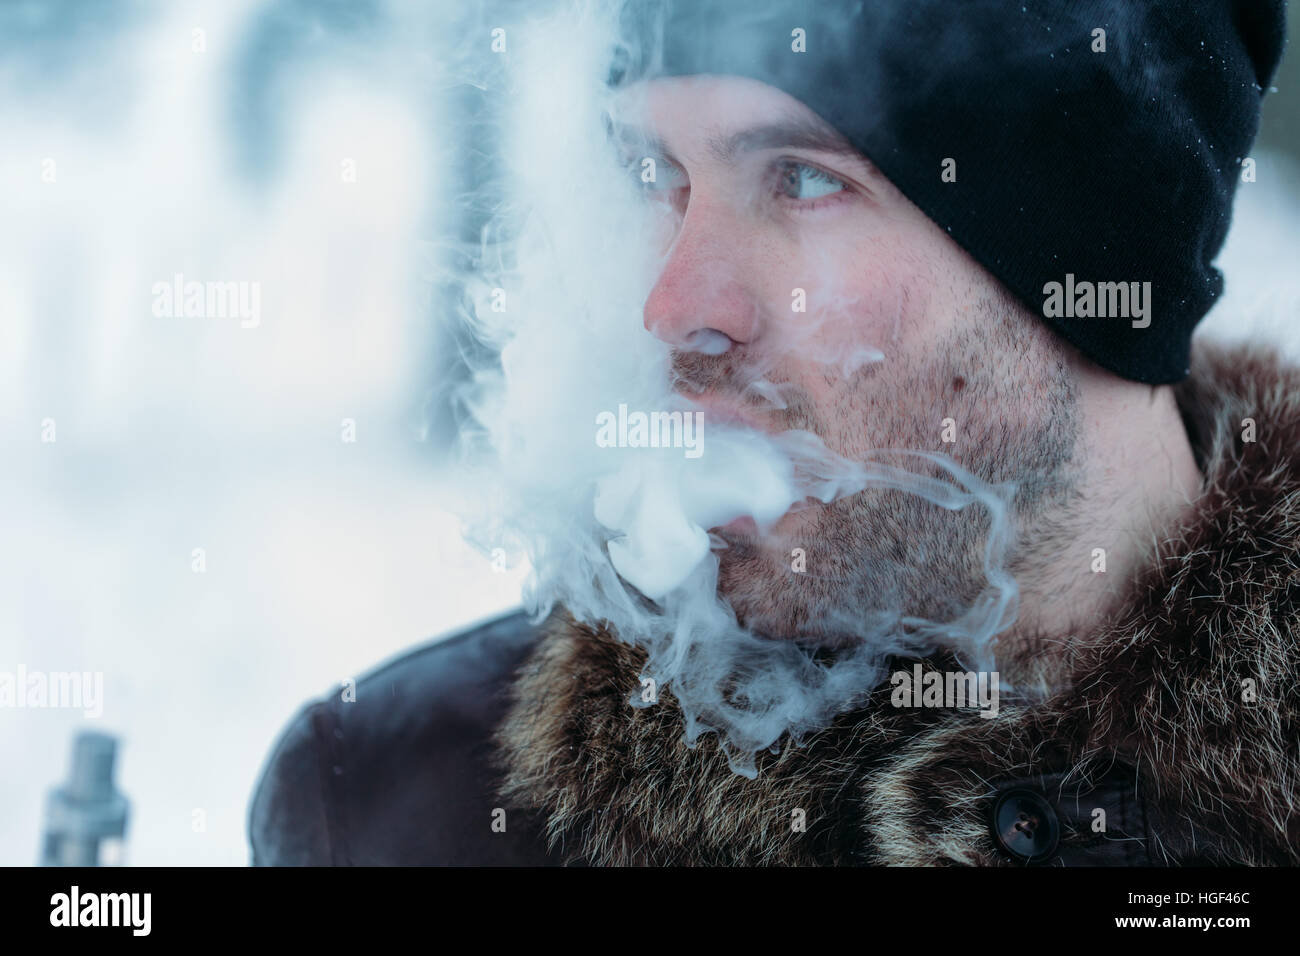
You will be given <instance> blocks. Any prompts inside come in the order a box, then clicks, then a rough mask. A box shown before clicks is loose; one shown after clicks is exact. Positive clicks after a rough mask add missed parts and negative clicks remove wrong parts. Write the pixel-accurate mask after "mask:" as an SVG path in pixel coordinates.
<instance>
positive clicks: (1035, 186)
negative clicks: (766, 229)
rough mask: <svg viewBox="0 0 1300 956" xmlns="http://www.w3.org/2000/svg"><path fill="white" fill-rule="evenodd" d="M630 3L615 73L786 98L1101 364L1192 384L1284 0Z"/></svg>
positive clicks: (1280, 31)
mask: <svg viewBox="0 0 1300 956" xmlns="http://www.w3.org/2000/svg"><path fill="white" fill-rule="evenodd" d="M629 11H630V12H629V17H628V20H627V27H628V40H629V42H628V45H627V46H626V47H625V48H623V49H621V50H620V51H619V56H618V58H616V63H615V67H614V70H613V72H612V73H611V82H613V83H616V84H617V83H622V82H627V81H630V80H633V79H638V78H642V77H645V76H654V75H686V74H696V73H714V74H729V75H737V76H745V77H750V78H752V79H757V80H761V81H762V82H764V83H767V84H769V85H771V86H774V87H776V88H778V89H781V90H783V91H785V92H786V93H789V94H790V95H791V96H794V97H795V98H797V99H799V100H801V101H802V102H803V103H805V104H806V105H807V106H808V107H809V108H811V109H812V110H813V111H815V112H816V113H818V114H819V115H820V116H822V118H824V119H825V120H827V121H828V122H830V123H831V124H832V125H833V126H835V127H836V128H837V129H838V130H839V131H840V132H841V133H842V134H843V135H844V136H845V137H846V138H847V139H848V140H849V141H850V142H851V143H852V144H853V145H854V146H855V147H857V148H858V149H859V150H861V151H862V153H863V154H864V155H865V156H867V158H868V159H870V160H871V161H872V162H873V163H874V164H875V165H876V166H877V167H878V168H879V169H880V170H881V171H882V172H883V173H884V174H885V175H886V176H887V177H889V179H890V180H891V181H892V182H893V183H894V184H895V185H896V186H897V187H898V188H899V189H900V190H901V191H902V192H903V193H904V195H906V196H907V197H908V198H909V199H910V200H911V201H912V202H913V203H915V204H916V205H917V206H918V207H919V208H920V209H921V210H922V211H923V212H925V214H926V215H927V216H929V217H930V218H931V219H932V220H933V221H934V222H936V223H938V224H939V225H940V226H941V227H942V228H943V229H945V230H946V231H947V232H948V234H949V235H951V236H952V238H953V239H954V240H956V242H958V243H959V244H960V245H961V246H962V247H963V248H965V249H966V250H967V251H968V252H969V253H970V254H971V255H972V256H973V257H974V258H975V259H976V260H977V261H978V262H979V263H980V264H981V265H983V266H984V267H985V268H986V269H988V271H989V272H991V273H992V274H993V275H994V276H996V277H997V278H998V279H999V280H1001V281H1002V282H1003V283H1004V284H1005V285H1006V286H1007V287H1008V288H1009V289H1010V290H1011V291H1012V292H1013V293H1014V294H1015V295H1016V296H1017V297H1018V298H1020V299H1021V300H1022V301H1023V302H1024V303H1025V304H1026V305H1027V306H1028V307H1029V308H1030V310H1031V311H1032V312H1033V313H1034V314H1036V315H1039V316H1042V317H1043V320H1044V321H1045V322H1047V323H1048V324H1049V325H1050V326H1052V327H1053V328H1054V329H1056V330H1057V332H1059V333H1060V334H1061V335H1062V336H1064V337H1065V338H1066V339H1067V340H1068V341H1070V342H1071V343H1073V344H1074V345H1075V346H1076V347H1078V348H1079V350H1080V351H1082V352H1083V353H1084V354H1085V355H1087V356H1088V357H1089V358H1091V359H1092V360H1093V361H1095V362H1096V363H1097V364H1099V365H1101V366H1103V367H1105V368H1107V369H1110V370H1111V371H1113V372H1115V373H1116V374H1118V375H1120V376H1123V377H1124V378H1128V379H1134V380H1136V381H1140V382H1148V383H1151V384H1160V383H1167V382H1175V381H1178V380H1179V379H1182V378H1183V377H1184V376H1185V375H1186V374H1187V372H1188V355H1189V351H1190V344H1191V336H1192V330H1193V328H1194V327H1195V326H1196V324H1197V322H1199V321H1200V320H1201V318H1202V317H1204V315H1205V313H1206V312H1207V311H1208V310H1209V308H1210V306H1211V305H1212V304H1213V303H1214V301H1215V299H1216V298H1217V297H1218V295H1219V293H1220V292H1221V291H1222V288H1223V276H1222V274H1221V273H1220V272H1219V270H1218V269H1216V268H1214V266H1213V265H1211V262H1212V260H1213V259H1214V257H1215V255H1216V254H1217V253H1218V251H1219V248H1220V246H1221V245H1222V244H1223V240H1224V236H1225V235H1226V233H1227V230H1228V224H1229V221H1230V217H1231V207H1232V196H1233V191H1234V189H1235V188H1236V185H1237V182H1238V180H1239V178H1240V177H1241V176H1242V173H1243V171H1245V170H1247V169H1249V168H1250V166H1251V165H1252V164H1251V163H1248V162H1244V160H1246V159H1247V158H1248V153H1249V151H1250V146H1251V143H1252V141H1253V140H1254V137H1255V133H1256V131H1257V129H1258V126H1259V110H1260V99H1261V96H1262V94H1263V91H1264V89H1265V88H1267V86H1268V84H1269V82H1270V80H1271V78H1272V75H1273V71H1274V69H1275V68H1276V66H1277V62H1278V59H1279V57H1280V55H1281V50H1282V43H1283V37H1284V33H1285V28H1284V11H1283V2H1282V0H1091V2H1089V0H1038V2H1036V0H1016V2H1010V0H1008V2H994V0H647V2H644V3H639V4H633V5H632V6H631V7H630V8H629ZM1103 283H1105V284H1106V285H1103ZM1133 283H1137V285H1133ZM1143 283H1150V285H1149V286H1143ZM1053 284H1055V285H1053ZM1121 284H1122V287H1121ZM1144 291H1146V292H1149V296H1148V297H1147V298H1146V299H1145V303H1146V304H1145V306H1143V307H1144V308H1145V309H1146V314H1145V316H1139V315H1138V314H1137V307H1138V305H1139V303H1141V302H1142V301H1143V300H1142V298H1141V296H1142V295H1143V293H1144ZM1130 293H1133V296H1132V298H1131V299H1130V295H1129V294H1130ZM1117 313H1118V314H1117Z"/></svg>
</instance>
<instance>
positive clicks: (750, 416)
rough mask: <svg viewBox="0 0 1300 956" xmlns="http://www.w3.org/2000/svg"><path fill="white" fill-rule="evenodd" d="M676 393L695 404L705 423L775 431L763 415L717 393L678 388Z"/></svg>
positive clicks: (769, 431)
mask: <svg viewBox="0 0 1300 956" xmlns="http://www.w3.org/2000/svg"><path fill="white" fill-rule="evenodd" d="M677 394H678V395H680V396H681V397H682V398H684V399H685V400H686V401H688V402H690V403H691V404H692V405H693V406H695V409H696V410H698V411H701V412H703V413H704V422H705V424H706V425H721V426H724V427H727V428H750V429H753V430H754V431H760V432H766V433H768V434H775V433H776V431H777V429H775V428H773V426H772V423H771V422H770V421H769V420H768V419H766V418H765V417H764V416H763V415H760V414H759V413H757V412H755V411H753V410H752V409H750V408H746V407H745V406H744V405H741V404H738V403H736V402H734V401H728V400H726V399H724V398H722V397H720V396H718V395H712V394H709V393H708V392H683V391H680V390H679V391H678V393H677Z"/></svg>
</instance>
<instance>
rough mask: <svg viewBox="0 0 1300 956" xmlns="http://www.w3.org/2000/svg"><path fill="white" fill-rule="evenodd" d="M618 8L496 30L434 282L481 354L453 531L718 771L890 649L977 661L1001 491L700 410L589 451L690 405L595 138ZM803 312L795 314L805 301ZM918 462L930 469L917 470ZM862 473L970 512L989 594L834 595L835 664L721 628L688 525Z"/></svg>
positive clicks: (627, 212) (761, 508)
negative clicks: (721, 750) (464, 254)
mask: <svg viewBox="0 0 1300 956" xmlns="http://www.w3.org/2000/svg"><path fill="white" fill-rule="evenodd" d="M618 24H619V9H618V6H617V5H616V4H613V3H600V2H591V3H581V4H576V5H573V6H569V7H566V8H565V9H564V10H563V11H562V12H561V13H560V14H558V15H555V16H553V17H551V18H550V19H547V20H541V21H532V22H527V23H521V24H518V25H515V26H510V25H506V26H504V33H503V34H502V37H503V39H504V43H505V44H506V50H507V51H508V55H507V56H505V57H503V64H502V65H503V71H504V72H503V79H502V86H501V87H500V88H499V89H498V90H497V91H496V99H497V102H498V103H499V104H501V116H500V120H499V124H500V125H499V129H498V130H497V132H498V133H499V140H498V144H499V148H500V155H499V157H497V158H498V159H499V162H500V177H499V178H493V179H492V180H490V181H485V182H482V183H480V187H479V196H478V197H474V196H471V197H468V198H469V200H470V202H471V204H473V203H478V202H479V201H480V199H481V198H482V197H483V196H491V197H494V199H497V200H499V201H500V206H499V207H498V211H497V215H496V216H495V217H494V219H493V221H492V223H491V224H490V226H489V227H488V228H487V229H486V230H485V232H484V236H485V239H484V242H483V244H482V245H481V247H480V248H478V249H477V250H476V251H475V254H474V256H473V257H472V260H471V262H472V265H471V266H470V268H468V269H467V270H465V271H463V272H461V273H459V274H458V275H457V276H456V277H455V278H456V279H457V280H458V281H459V282H461V283H462V284H463V287H464V290H465V296H464V300H465V302H466V303H467V305H466V309H465V313H464V314H463V315H461V316H457V317H456V319H457V320H458V321H462V322H463V323H464V324H465V328H466V329H468V330H469V331H470V332H471V333H472V335H473V337H474V339H475V341H476V343H477V346H479V347H478V348H476V349H474V350H470V351H469V353H467V354H473V355H476V356H483V357H484V358H482V360H480V361H477V362H476V367H475V369H474V376H473V380H472V382H471V384H470V386H469V387H468V388H467V389H466V390H465V391H464V394H463V395H462V396H461V398H462V400H463V407H464V410H465V412H466V413H467V415H466V419H465V421H464V424H463V429H462V437H463V439H464V441H463V447H464V452H465V455H464V460H463V469H462V472H461V474H462V477H463V478H464V487H465V492H466V496H467V505H466V507H467V514H468V524H469V527H470V536H471V537H472V538H473V540H475V541H476V542H477V543H479V544H480V545H481V546H482V547H483V548H485V549H492V548H497V547H503V548H506V549H507V550H508V551H509V552H511V553H512V554H514V555H516V556H523V557H526V558H527V560H528V561H529V562H530V564H531V567H532V568H533V575H532V578H531V581H530V584H529V588H528V595H527V599H528V602H529V604H530V605H531V608H532V610H533V611H534V612H535V613H536V614H537V616H538V618H539V619H540V618H541V617H542V616H544V615H545V614H547V613H548V612H549V611H550V610H551V609H552V608H553V607H554V606H555V605H557V604H558V605H561V606H563V607H564V608H565V609H566V610H567V611H568V612H569V613H571V614H572V615H574V617H576V618H577V619H579V620H581V621H586V622H592V623H600V622H605V623H607V624H608V625H609V627H610V628H611V629H612V631H613V632H614V633H615V634H616V635H617V636H618V637H619V638H620V639H622V640H624V641H627V642H630V643H633V644H636V645H638V646H640V647H642V648H644V650H645V651H646V652H647V655H648V662H647V664H646V667H645V671H644V674H643V675H642V676H643V678H645V679H649V680H653V681H654V682H655V683H656V685H657V687H658V689H660V690H667V691H669V692H671V693H672V694H673V695H674V696H675V697H676V699H677V700H678V701H679V703H680V705H681V707H682V709H683V711H684V713H685V715H686V719H687V740H688V742H694V740H695V739H696V738H697V737H698V736H699V735H700V734H701V733H704V732H706V731H715V732H717V733H718V734H719V736H720V738H721V739H722V741H723V743H724V745H725V747H726V750H727V753H728V757H729V759H730V761H731V764H732V767H733V769H734V770H736V772H738V773H745V774H749V775H752V774H754V773H755V767H754V760H753V758H754V754H755V753H756V752H757V751H760V750H763V749H769V748H772V747H774V746H775V745H776V744H777V743H778V741H780V740H781V738H782V737H783V735H787V734H788V735H789V737H790V738H791V739H792V740H794V741H795V742H796V743H797V742H798V741H799V740H800V739H801V738H802V737H803V736H804V735H806V734H808V733H810V732H813V731H815V730H817V729H820V728H821V727H824V726H825V725H826V723H827V722H828V721H830V720H831V719H832V718H833V717H834V716H835V715H836V714H837V713H839V712H841V711H843V710H844V709H846V708H847V707H849V706H851V705H852V704H853V703H854V702H855V701H858V700H860V699H861V698H862V697H863V695H865V694H866V693H867V692H869V691H870V690H871V689H872V688H874V687H875V686H876V685H877V684H879V682H880V681H881V679H882V678H883V677H884V676H885V675H884V671H883V668H884V665H885V661H886V659H887V657H888V656H889V655H890V654H895V653H902V654H919V653H924V652H926V651H928V650H932V649H934V648H935V647H937V646H944V647H947V648H950V649H952V650H954V651H955V652H957V653H958V654H959V655H960V656H961V658H962V659H963V660H964V662H966V663H967V664H968V665H969V666H972V667H977V668H980V669H992V666H993V662H992V658H991V654H990V651H989V644H990V640H991V638H992V637H993V635H995V634H996V633H998V632H999V631H1000V630H1002V629H1004V628H1006V627H1007V626H1009V624H1010V623H1011V621H1012V619H1013V618H1014V615H1015V605H1016V589H1015V585H1014V582H1013V581H1012V579H1011V578H1010V576H1009V575H1007V574H1006V573H1005V572H1004V571H1003V570H1002V567H1001V563H1002V559H1003V556H1004V554H1005V552H1006V549H1007V547H1008V544H1009V540H1008V536H1009V535H1010V528H1011V522H1010V518H1009V514H1008V508H1009V504H1008V503H1009V498H1010V495H1011V492H1012V490H1013V489H1011V488H1008V487H996V488H995V487H991V486H988V485H986V484H984V483H982V482H981V481H979V480H978V479H976V478H975V477H974V476H972V475H970V474H968V473H967V472H965V471H964V470H963V469H961V468H959V467H958V466H956V465H955V464H954V463H953V462H952V461H951V460H949V459H947V458H945V457H942V456H936V455H932V454H928V453H919V452H918V453H913V454H907V453H897V452H895V453H889V452H880V453H876V454H873V455H871V456H870V460H868V461H848V460H845V459H843V458H841V457H839V456H837V455H836V454H834V453H832V452H831V451H830V450H829V449H827V448H826V446H825V445H824V444H823V443H822V441H821V439H820V438H818V437H817V436H815V435H813V434H812V433H810V432H807V431H789V432H785V433H783V434H777V435H768V434H764V433H762V432H760V431H758V430H754V429H748V428H744V427H741V426H740V425H739V424H738V423H726V422H723V423H718V422H715V421H713V420H711V419H710V418H709V416H708V414H707V412H706V414H705V416H704V421H705V429H704V433H703V451H702V454H700V455H699V456H698V457H690V456H688V455H686V454H683V451H682V449H681V448H646V447H601V446H599V445H598V444H597V442H596V441H595V435H596V431H597V422H598V421H599V420H600V416H601V415H602V414H603V413H604V414H609V413H612V412H613V411H614V410H616V409H619V408H620V406H623V407H625V408H626V409H634V410H646V411H662V412H672V411H679V412H684V413H690V412H692V411H696V410H698V409H696V407H695V406H694V405H693V404H692V403H691V401H690V399H689V398H687V397H684V396H683V395H682V394H679V393H678V392H676V391H674V389H673V383H672V379H671V374H670V373H671V354H670V351H669V348H668V346H667V345H665V344H664V343H663V342H662V341H660V340H659V339H658V338H656V337H655V336H653V335H651V334H650V333H648V332H647V331H646V330H645V329H644V328H643V324H642V310H643V307H644V305H645V302H646V297H647V295H648V293H649V292H650V289H651V288H652V286H653V284H654V281H655V277H656V275H657V271H658V267H659V265H660V260H659V259H658V258H657V257H658V256H659V255H660V254H661V252H662V250H661V249H659V248H658V247H657V245H656V243H655V242H654V241H653V240H652V237H655V236H656V235H657V232H656V229H657V226H656V223H655V222H654V221H652V217H651V215H650V213H649V211H648V208H647V204H646V202H645V201H644V198H643V197H642V196H641V194H640V192H639V189H638V186H639V182H638V180H637V177H636V175H635V173H634V172H630V171H629V170H627V169H625V168H624V167H623V166H622V164H621V163H620V161H619V160H618V158H617V155H616V151H615V149H614V147H613V146H612V145H611V143H610V141H609V134H608V131H607V125H606V124H607V120H608V118H609V117H617V116H618V115H619V113H620V110H624V111H625V110H626V109H627V108H628V102H629V96H631V94H629V93H627V92H626V91H624V92H622V93H617V92H614V91H611V90H610V89H609V88H608V87H607V78H608V75H609V68H610V63H611V57H612V55H613V53H614V50H615V47H616V45H617V44H618V43H619V42H620V39H625V38H621V37H620V34H619V31H618ZM651 59H652V58H651ZM480 204H481V203H480ZM808 318H809V323H808V326H809V327H812V326H813V325H814V324H815V320H816V319H817V318H818V317H817V316H814V315H810V316H809V317H808ZM822 318H825V317H824V316H823V317H822ZM810 341H811V340H810ZM722 344H723V345H724V346H725V343H722ZM715 345H716V343H714V342H712V341H710V340H709V339H708V337H707V336H705V337H703V338H702V339H701V340H700V341H697V342H695V343H693V347H694V348H696V349H698V350H699V351H700V352H702V353H705V354H711V353H716V351H717V349H716V348H715ZM787 345H788V343H787ZM801 347H806V348H808V349H811V348H812V346H811V344H810V342H808V343H803V345H802V346H801ZM821 358H822V360H824V361H825V362H826V363H827V364H828V366H830V367H833V369H834V370H835V371H836V372H837V373H838V374H841V375H844V376H847V375H850V374H851V373H852V372H854V371H856V370H857V369H859V368H860V367H862V366H864V365H867V364H870V363H874V362H879V361H881V360H882V359H883V355H882V353H881V352H880V351H878V350H875V349H871V348H863V349H857V350H854V351H851V352H849V353H847V354H836V355H825V356H821ZM764 371H765V370H764V369H757V370H756V380H755V382H753V383H752V384H751V385H750V386H749V391H750V393H751V394H753V395H756V396H758V397H760V398H762V399H764V400H766V401H768V402H770V403H771V405H772V406H773V407H774V408H781V407H783V404H784V400H783V398H782V389H781V386H780V385H778V384H775V383H773V382H770V381H767V380H766V379H765V378H764V377H763V372H764ZM909 465H911V466H915V467H916V468H917V469H918V470H915V471H914V470H911V468H909V467H908V466H909ZM936 467H937V468H938V469H939V471H940V472H941V473H943V474H946V475H947V476H948V479H950V480H940V479H938V478H935V477H933V474H934V471H935V468H936ZM920 470H925V471H926V475H922V474H921V473H920ZM867 488H889V489H898V490H902V491H906V492H909V493H912V494H915V495H919V496H921V497H923V498H925V499H926V500H928V501H930V502H932V503H934V504H935V505H937V506H939V507H943V508H946V509H949V510H952V511H960V510H962V509H968V508H970V506H971V505H977V506H978V507H977V508H974V509H970V511H971V512H972V514H971V517H972V518H978V519H979V520H981V521H984V522H986V523H987V524H988V526H989V527H990V528H991V531H990V532H989V535H988V539H987V552H986V556H985V557H986V574H987V578H988V587H987V588H986V589H985V591H984V593H983V594H982V595H980V597H979V598H978V599H977V600H976V601H975V602H974V603H973V604H972V605H971V607H970V608H969V609H968V610H967V611H966V612H965V613H964V614H963V615H961V616H960V617H958V618H957V619H954V620H949V621H943V622H935V621H923V620H917V619H912V618H909V617H907V616H906V614H905V611H904V609H903V608H894V609H881V608H878V607H865V606H862V607H859V606H856V602H854V601H852V600H849V599H848V597H847V596H846V605H845V607H844V609H843V616H844V617H845V621H843V622H840V623H841V624H842V625H843V626H846V627H851V629H852V633H853V634H854V635H855V636H856V638H857V641H856V643H854V644H853V646H852V647H849V648H847V649H841V650H839V651H838V652H837V653H836V654H835V655H833V659H826V658H825V657H824V656H820V657H819V656H817V655H816V654H815V652H814V649H812V648H809V647H806V646H804V645H803V644H801V643H798V642H795V641H792V640H775V639H772V638H771V637H768V636H759V635H756V634H753V633H750V632H749V631H747V630H746V629H745V628H744V627H742V626H741V625H740V624H738V623H737V618H736V615H735V614H734V613H733V610H732V608H731V607H730V606H729V604H728V603H727V601H726V599H725V597H723V596H720V595H719V594H718V590H717V582H718V569H719V561H718V557H717V554H716V553H715V551H714V547H715V546H717V545H718V543H719V542H718V541H717V540H716V539H712V538H711V537H710V535H709V529H710V528H715V527H720V526H722V525H724V524H726V523H727V522H728V521H730V520H732V519H734V518H738V517H742V516H749V517H751V518H752V519H753V520H754V521H755V523H756V524H757V526H758V527H759V529H760V530H764V529H767V528H769V527H770V526H771V525H772V524H774V523H775V522H776V521H777V520H778V519H780V518H781V517H782V515H784V514H785V513H786V512H787V511H789V510H790V509H792V508H795V507H798V506H800V505H801V504H802V503H803V502H805V501H806V500H807V499H810V498H812V499H816V500H819V501H822V502H829V501H832V500H836V499H839V498H843V497H845V496H847V495H851V494H854V493H856V492H859V491H862V490H863V489H867ZM630 703H631V704H633V705H642V704H643V701H642V700H641V698H640V697H639V696H637V697H634V699H632V700H631V701H630Z"/></svg>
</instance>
